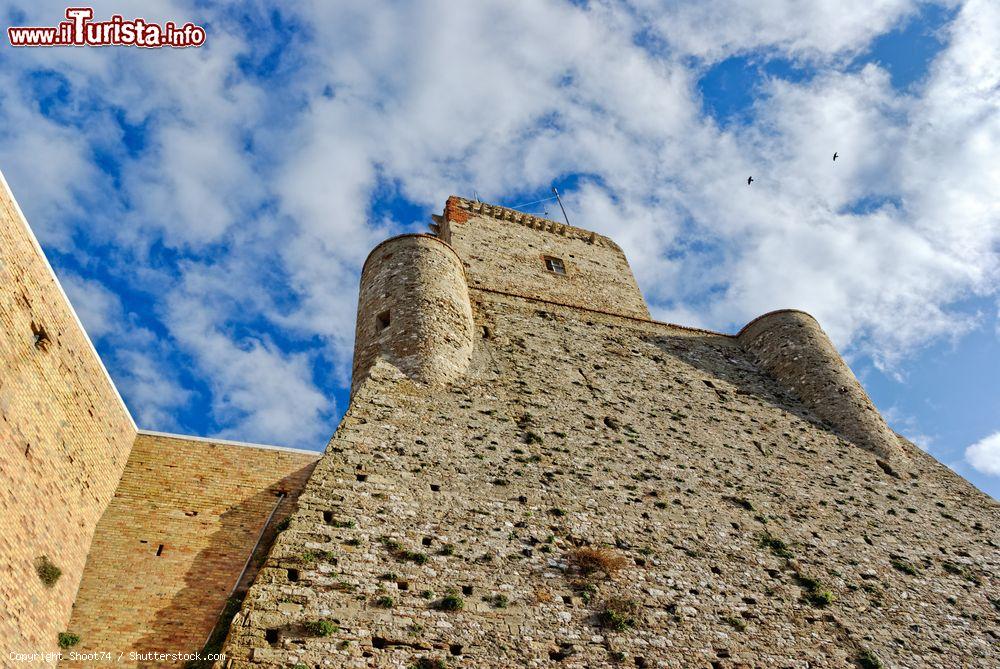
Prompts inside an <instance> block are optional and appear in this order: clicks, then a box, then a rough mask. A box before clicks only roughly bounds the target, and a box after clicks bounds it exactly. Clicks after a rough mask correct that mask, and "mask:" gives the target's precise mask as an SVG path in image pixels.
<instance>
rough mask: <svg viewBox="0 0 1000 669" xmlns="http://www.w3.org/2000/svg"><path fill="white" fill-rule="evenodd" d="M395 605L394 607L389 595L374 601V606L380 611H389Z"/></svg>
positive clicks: (394, 602)
mask: <svg viewBox="0 0 1000 669" xmlns="http://www.w3.org/2000/svg"><path fill="white" fill-rule="evenodd" d="M395 605H396V600H394V599H393V598H392V597H390V596H389V595H382V596H381V597H378V598H376V600H375V606H377V607H379V608H380V609H391V608H392V607H393V606H395Z"/></svg>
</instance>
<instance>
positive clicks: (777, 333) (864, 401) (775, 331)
mask: <svg viewBox="0 0 1000 669" xmlns="http://www.w3.org/2000/svg"><path fill="white" fill-rule="evenodd" d="M736 336H737V339H738V340H739V342H740V345H741V346H742V347H743V349H744V350H746V351H747V352H748V353H749V354H750V355H751V356H752V357H753V358H754V359H755V362H756V363H757V365H758V366H759V367H760V368H761V369H763V370H764V371H765V372H767V373H768V374H770V375H771V376H772V377H774V378H775V379H777V380H778V381H780V382H781V383H782V384H784V385H785V386H786V387H788V388H789V389H790V390H792V391H793V392H794V393H795V394H796V395H797V396H798V398H799V399H800V400H802V402H803V403H805V405H806V406H807V407H809V409H810V410H812V411H813V413H815V414H816V415H817V416H819V417H820V418H822V419H823V420H825V421H826V422H828V423H829V424H830V425H831V426H832V427H833V428H834V429H835V430H836V431H837V432H839V433H840V434H841V435H843V436H844V437H845V438H847V439H849V440H850V441H853V442H854V443H856V444H858V445H859V446H861V447H863V448H867V449H868V450H870V451H873V452H875V453H876V454H878V455H879V456H881V457H884V458H890V457H894V456H896V455H901V454H902V452H903V451H902V448H901V447H900V445H899V441H898V440H897V438H896V436H895V435H894V434H893V433H892V430H890V429H889V426H888V425H886V423H885V420H884V419H883V418H882V416H881V414H879V412H878V410H877V409H876V408H875V405H874V404H872V401H871V399H870V398H869V397H868V394H867V393H866V392H865V390H864V388H862V387H861V384H860V383H859V382H858V380H857V378H856V377H855V376H854V374H853V373H852V372H851V368H850V367H848V366H847V363H845V362H844V359H843V358H841V357H840V354H839V353H837V349H836V348H834V346H833V342H831V341H830V338H829V337H827V335H826V333H825V332H823V328H821V327H820V326H819V323H818V322H816V319H815V318H813V317H812V316H810V315H809V314H807V313H805V312H803V311H795V310H791V309H786V310H782V311H774V312H771V313H769V314H764V315H763V316H761V317H759V318H757V319H755V320H753V321H751V322H750V323H748V324H747V325H746V326H745V327H744V328H743V329H742V330H740V332H739V334H737V335H736Z"/></svg>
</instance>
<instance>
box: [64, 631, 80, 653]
mask: <svg viewBox="0 0 1000 669" xmlns="http://www.w3.org/2000/svg"><path fill="white" fill-rule="evenodd" d="M78 643H80V635H79V634H73V633H72V632H59V647H60V648H62V649H63V650H66V649H67V648H72V647H73V646H75V645H76V644H78Z"/></svg>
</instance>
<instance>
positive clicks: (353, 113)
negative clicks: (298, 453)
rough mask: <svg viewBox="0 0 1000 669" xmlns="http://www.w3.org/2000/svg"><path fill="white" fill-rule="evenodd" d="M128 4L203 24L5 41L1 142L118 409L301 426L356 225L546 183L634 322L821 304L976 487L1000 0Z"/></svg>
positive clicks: (267, 435)
mask: <svg viewBox="0 0 1000 669" xmlns="http://www.w3.org/2000/svg"><path fill="white" fill-rule="evenodd" d="M144 5H148V3H140V2H137V1H134V0H126V1H122V2H98V3H96V5H95V11H96V15H97V17H98V18H106V17H108V16H110V15H111V14H112V13H121V14H124V15H125V16H127V17H131V16H136V15H140V16H144V17H145V18H147V19H149V20H155V21H161V22H162V21H167V20H173V21H177V22H184V21H189V20H190V21H194V22H196V23H199V24H202V25H204V26H206V28H207V30H208V40H207V44H206V46H205V47H203V48H201V49H189V50H184V51H177V50H175V51H171V50H162V51H161V50H155V51H153V50H139V49H129V48H104V49H67V48H64V49H46V50H14V49H11V48H10V47H9V45H7V43H6V41H4V43H3V46H2V47H0V139H2V141H0V168H2V169H3V172H4V174H5V176H6V177H7V179H8V181H9V182H10V184H11V187H12V188H13V190H14V192H15V195H16V196H17V198H18V200H19V202H20V204H21V206H22V208H23V209H24V211H25V213H26V215H27V217H28V219H29V221H30V222H31V224H32V226H33V228H34V229H35V231H36V233H37V234H38V236H39V238H40V240H41V242H42V244H43V246H44V247H45V249H46V252H47V253H48V254H49V257H50V259H51V260H52V262H53V265H54V266H55V268H56V271H57V273H58V274H59V276H60V279H61V280H62V282H63V283H64V285H65V287H66V289H67V292H68V293H69V294H70V296H71V298H72V299H73V301H74V304H75V306H76V307H77V310H78V311H79V312H80V315H81V318H82V319H83V321H84V323H85V325H86V326H87V328H88V330H89V332H90V334H91V336H92V338H93V339H94V341H95V344H96V346H97V348H98V350H99V351H100V353H101V355H102V356H103V358H104V359H105V361H106V364H107V365H108V367H109V369H110V372H111V374H112V376H113V377H114V378H115V380H116V383H117V384H118V385H119V387H120V389H121V391H122V394H123V395H124V397H125V399H126V402H127V403H128V404H129V406H130V408H131V410H132V411H133V414H134V415H135V416H136V419H137V422H138V423H139V424H140V425H141V426H142V427H146V428H149V429H157V430H165V431H173V432H182V433H191V434H197V435H205V436H216V435H218V436H223V437H226V438H233V439H241V440H247V441H260V442H265V443H276V444H281V445H290V446H299V447H306V448H316V449H318V448H322V446H323V445H324V444H325V442H326V440H327V438H328V437H329V435H330V434H331V433H332V431H333V429H334V427H335V425H336V423H337V421H338V419H339V417H340V415H341V414H342V413H343V411H344V409H345V408H346V405H347V388H348V384H349V378H348V377H349V370H350V355H351V347H352V343H353V325H354V317H355V304H356V289H357V277H358V272H359V270H360V266H361V263H362V262H363V260H364V257H365V255H366V254H367V252H368V250H369V249H370V248H371V247H372V246H373V245H374V244H375V243H377V242H378V241H379V240H381V239H383V238H385V237H386V236H388V235H391V234H394V233H398V232H403V231H413V230H422V229H425V226H426V224H427V222H428V220H429V216H430V214H431V213H434V212H436V211H439V210H440V209H441V207H442V205H443V203H444V200H445V198H446V197H447V196H448V195H449V194H452V193H457V194H463V195H471V194H472V193H473V192H476V193H478V194H479V196H480V197H481V198H483V199H484V200H488V201H493V202H499V203H503V204H508V205H514V204H518V203H522V202H529V201H532V200H537V199H540V198H543V197H546V196H547V195H548V193H549V191H550V189H551V187H552V186H553V185H555V186H558V187H559V189H560V191H561V192H562V193H564V194H565V201H566V204H567V208H568V209H569V212H570V216H571V217H572V218H573V222H574V223H575V224H577V225H581V226H583V227H588V228H592V229H596V230H599V231H600V232H603V233H606V234H609V235H611V236H612V237H614V238H615V239H616V240H617V241H619V242H620V243H621V244H622V246H623V247H624V248H625V250H626V252H627V253H628V254H629V257H630V259H631V261H632V263H633V266H634V268H635V271H636V275H637V278H638V280H639V283H640V286H641V287H642V288H643V291H644V293H645V295H646V297H647V300H648V301H649V303H650V305H651V309H652V311H653V313H654V315H655V316H656V317H657V318H660V319H662V320H667V321H671V322H678V323H683V324H688V325H696V326H702V327H709V328H713V329H718V330H722V331H727V332H734V331H736V330H737V329H739V327H740V326H741V325H742V324H744V323H745V322H747V321H749V320H750V319H752V318H753V317H754V316H756V315H758V314H760V313H763V312H765V311H768V310H770V309H774V308H781V307H798V308H803V309H805V310H807V311H809V312H811V313H813V314H814V315H816V316H817V317H818V318H819V320H820V321H821V323H822V324H823V326H824V328H825V329H826V330H827V331H828V332H829V334H830V335H831V337H833V339H834V340H835V342H836V343H837V345H838V346H839V347H840V349H841V350H842V351H843V352H844V354H845V356H846V357H847V358H848V360H849V361H850V363H851V364H852V366H853V368H854V370H855V372H856V373H857V374H858V376H859V377H860V378H861V379H862V381H863V383H864V384H865V386H866V388H867V389H868V390H869V392H870V394H871V395H872V398H873V399H874V400H875V402H876V404H877V405H878V406H879V408H880V409H881V410H882V411H883V413H884V414H885V415H886V416H887V418H888V419H889V420H890V423H891V424H892V425H893V426H894V427H895V428H896V429H897V430H899V431H900V432H902V433H903V434H905V435H907V436H909V437H910V438H912V439H914V440H915V441H916V442H917V443H919V444H920V445H921V446H922V447H924V448H925V449H927V450H928V451H929V452H930V453H932V454H933V455H934V456H935V457H937V458H938V459H939V460H941V461H942V462H944V463H946V464H947V465H949V466H951V467H953V468H954V469H955V470H956V471H958V472H959V473H961V474H962V475H963V476H965V477H967V478H968V479H969V480H971V481H972V482H973V483H975V484H976V485H977V486H979V487H980V488H981V489H983V490H986V491H987V492H989V493H990V494H992V495H993V496H994V497H1000V392H998V383H997V381H996V379H997V378H998V377H1000V321H998V297H1000V296H998V290H997V286H998V284H997V279H998V275H1000V266H998V253H997V251H998V250H1000V204H998V201H997V197H996V193H997V192H1000V168H998V167H997V164H998V161H997V160H996V155H997V154H998V150H1000V112H998V110H1000V83H998V76H1000V47H998V44H1000V9H998V8H997V7H996V6H995V3H989V2H984V1H981V0H970V1H969V2H965V3H958V2H946V3H933V2H923V3H921V2H904V1H902V0H887V1H885V2H872V1H855V0H840V1H838V2H825V1H822V0H817V1H816V2H812V3H806V5H805V6H804V5H803V4H802V3H794V2H786V1H778V0H761V1H760V2H755V3H742V2H735V1H725V0H719V1H718V2H710V3H705V2H683V1H671V2H659V1H658V0H633V1H632V2H573V3H571V2H557V1H554V0H553V1H539V2H535V3H527V4H525V5H522V6H520V7H518V9H517V11H515V10H514V9H512V7H511V6H510V5H509V3H504V2H487V1H484V2H480V3H461V4H458V3H448V2H444V1H440V2H430V1H428V2H420V3H378V2H372V3H349V2H333V3H331V2H320V1H319V0H316V1H315V2H309V1H307V0H302V1H300V2H296V3H276V2H267V1H265V0H260V1H258V2H254V3H236V2H232V3H230V2H186V1H183V0H172V1H170V2H163V3H158V5H157V9H156V12H157V13H155V14H153V13H151V11H150V10H149V8H148V6H144ZM64 9H65V5H60V4H57V3H53V2H26V1H25V2H18V1H7V2H0V16H2V17H3V19H4V21H5V22H6V24H7V25H11V24H28V25H52V24H55V23H56V22H57V21H58V20H59V18H60V17H61V16H62V12H63V10H64ZM834 151H838V152H839V153H840V158H839V159H838V160H837V162H836V163H833V161H832V160H831V156H832V154H833V152H834ZM750 174H753V175H754V177H755V180H756V181H755V183H754V185H753V187H752V188H747V186H746V184H745V180H746V177H747V176H749V175H750ZM551 204H552V203H540V204H537V205H532V206H531V207H528V208H529V209H533V210H535V211H539V212H541V211H543V210H544V209H545V208H546V207H548V208H549V211H550V213H551V214H552V215H555V214H556V213H557V212H556V211H555V210H554V209H553V208H552V206H551Z"/></svg>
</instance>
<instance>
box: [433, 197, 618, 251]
mask: <svg viewBox="0 0 1000 669" xmlns="http://www.w3.org/2000/svg"><path fill="white" fill-rule="evenodd" d="M476 215H481V216H489V217H492V218H495V219H498V220H502V221H511V222H512V223H517V224H518V225H523V226H525V227H527V228H531V229H532V230H539V231H541V232H548V233H551V234H554V235H559V236H561V237H570V238H575V239H582V240H584V241H586V242H588V243H590V244H600V245H602V246H608V247H610V248H613V249H617V250H618V251H621V248H620V247H619V246H618V244H616V243H615V242H614V240H612V239H611V238H609V237H605V236H604V235H599V234H597V233H596V232H591V231H590V230H584V229H583V228H577V227H574V226H572V225H568V224H565V223H559V222H558V221H553V220H551V219H548V218H542V217H540V216H535V215H534V214H526V213H524V212H523V211H518V210H516V209H511V208H509V207H504V206H501V205H498V204H487V203H486V202H480V201H478V200H467V199H465V198H463V197H459V196H457V195H452V196H451V197H449V198H448V201H447V202H446V203H445V205H444V215H443V216H438V215H435V216H433V217H432V218H433V220H434V225H432V226H431V229H432V230H434V231H435V232H437V228H439V227H440V226H441V225H442V224H443V223H444V221H445V220H448V221H453V222H456V223H465V222H466V221H468V220H469V219H470V218H472V217H473V216H476Z"/></svg>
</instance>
